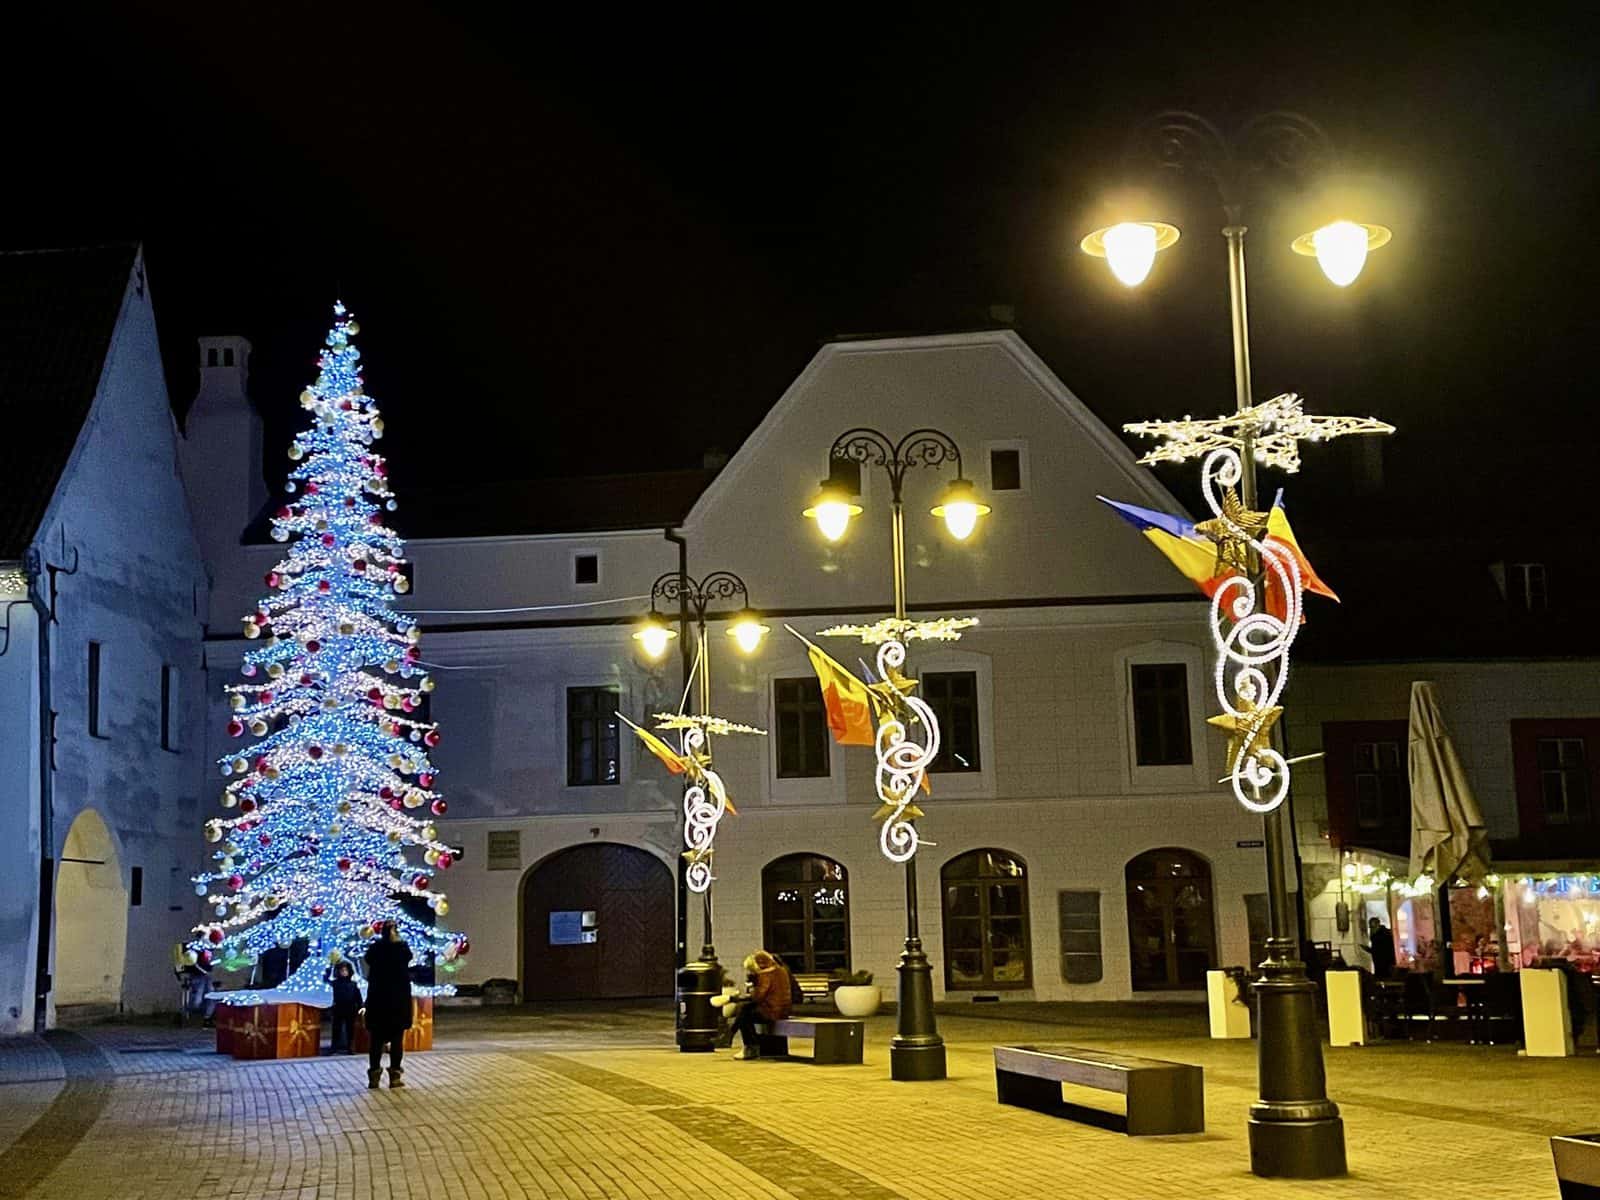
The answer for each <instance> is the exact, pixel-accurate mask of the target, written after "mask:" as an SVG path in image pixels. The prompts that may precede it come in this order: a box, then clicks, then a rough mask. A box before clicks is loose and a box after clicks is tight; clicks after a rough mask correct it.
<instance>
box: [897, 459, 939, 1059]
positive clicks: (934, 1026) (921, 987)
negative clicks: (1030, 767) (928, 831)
mask: <svg viewBox="0 0 1600 1200" xmlns="http://www.w3.org/2000/svg"><path fill="white" fill-rule="evenodd" d="M891 470H892V468H891ZM891 507H892V510H893V514H894V526H893V533H894V615H895V617H896V618H897V619H899V620H902V621H903V620H905V617H906V538H905V512H904V508H903V506H902V504H901V500H900V488H899V485H898V483H896V485H895V488H894V501H893V504H892V506H891ZM905 870H906V945H905V949H904V950H903V951H902V952H901V954H900V965H899V967H897V968H896V974H897V975H898V976H899V980H900V997H899V1003H898V1005H897V1006H896V1010H897V1011H896V1014H895V1030H896V1031H895V1035H894V1037H893V1038H891V1039H890V1041H889V1074H890V1077H891V1078H893V1079H901V1080H932V1079H943V1078H944V1077H945V1053H944V1039H943V1038H942V1037H940V1036H939V1023H938V1019H937V1018H936V1017H935V1016H934V1012H933V969H932V968H931V967H930V966H929V965H928V956H927V954H926V953H925V952H924V951H923V949H922V931H921V926H920V922H919V921H918V918H917V856H916V855H915V854H913V855H912V856H911V857H910V858H908V859H906V867H905Z"/></svg>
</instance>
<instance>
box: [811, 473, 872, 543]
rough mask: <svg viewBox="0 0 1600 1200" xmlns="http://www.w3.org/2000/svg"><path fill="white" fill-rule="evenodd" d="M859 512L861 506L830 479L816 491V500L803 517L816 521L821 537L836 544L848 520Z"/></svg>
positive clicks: (823, 482) (842, 534) (848, 522)
mask: <svg viewBox="0 0 1600 1200" xmlns="http://www.w3.org/2000/svg"><path fill="white" fill-rule="evenodd" d="M860 512H861V505H859V504H857V503H856V502H855V500H854V499H853V498H852V497H851V495H850V493H849V492H848V491H846V490H845V488H844V487H843V486H842V485H841V484H839V483H838V482H836V481H834V480H832V479H825V480H823V481H822V485H821V487H820V488H819V490H818V491H817V498H816V499H815V500H813V501H812V502H811V507H810V508H808V509H806V510H805V513H804V514H803V515H805V516H808V517H810V518H811V519H812V520H814V521H816V523H817V528H818V529H820V530H822V536H823V537H825V538H827V539H828V540H829V541H830V542H837V541H838V540H839V539H840V538H842V537H843V536H844V531H845V529H846V528H847V527H848V526H849V524H850V518H851V517H853V516H856V515H857V514H859V513H860Z"/></svg>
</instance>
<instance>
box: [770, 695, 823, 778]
mask: <svg viewBox="0 0 1600 1200" xmlns="http://www.w3.org/2000/svg"><path fill="white" fill-rule="evenodd" d="M772 708H773V712H774V713H775V714H776V720H775V724H776V725H777V742H776V745H777V751H778V778H779V779H819V778H824V777H826V776H827V774H828V771H829V764H828V710H827V709H826V708H825V707H823V704H822V685H821V684H819V683H818V682H817V677H816V676H815V675H807V676H805V677H804V678H803V679H801V678H797V679H774V680H773V681H772Z"/></svg>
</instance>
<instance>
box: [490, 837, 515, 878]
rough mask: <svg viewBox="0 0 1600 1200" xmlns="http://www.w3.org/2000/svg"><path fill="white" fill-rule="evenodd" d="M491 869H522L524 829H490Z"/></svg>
mask: <svg viewBox="0 0 1600 1200" xmlns="http://www.w3.org/2000/svg"><path fill="white" fill-rule="evenodd" d="M487 858H488V860H489V870H491V871H520V870H522V830H520V829H491V830H490V831H489V853H488V855H487Z"/></svg>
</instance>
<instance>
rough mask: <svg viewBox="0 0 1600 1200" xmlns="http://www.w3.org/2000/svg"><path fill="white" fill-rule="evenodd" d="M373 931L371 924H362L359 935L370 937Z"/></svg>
mask: <svg viewBox="0 0 1600 1200" xmlns="http://www.w3.org/2000/svg"><path fill="white" fill-rule="evenodd" d="M373 932H374V931H373V928H372V926H371V925H363V926H362V927H361V936H362V937H364V938H369V937H371V936H372V934H373Z"/></svg>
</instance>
